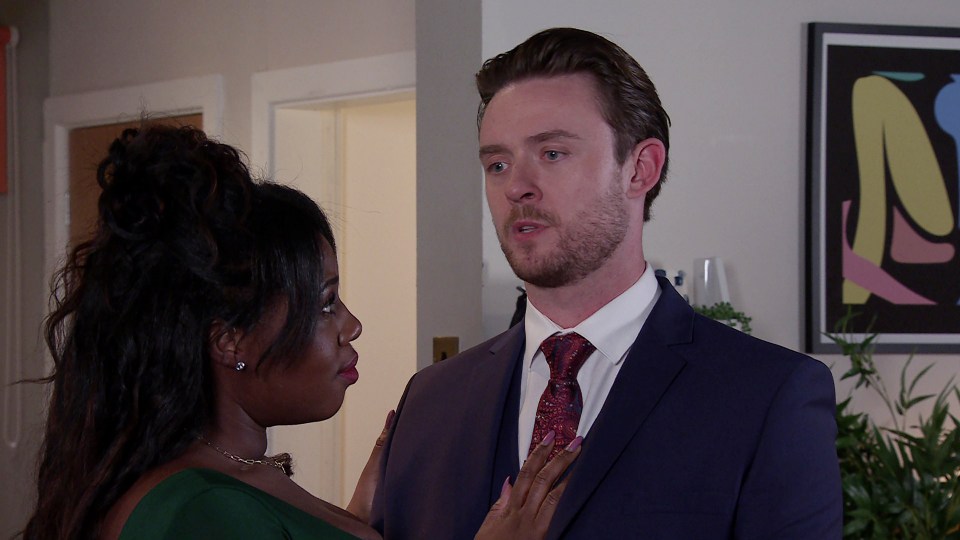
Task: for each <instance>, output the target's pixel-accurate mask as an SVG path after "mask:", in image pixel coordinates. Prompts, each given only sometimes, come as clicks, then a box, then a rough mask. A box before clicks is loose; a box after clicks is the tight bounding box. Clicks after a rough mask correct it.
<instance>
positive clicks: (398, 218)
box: [270, 92, 417, 505]
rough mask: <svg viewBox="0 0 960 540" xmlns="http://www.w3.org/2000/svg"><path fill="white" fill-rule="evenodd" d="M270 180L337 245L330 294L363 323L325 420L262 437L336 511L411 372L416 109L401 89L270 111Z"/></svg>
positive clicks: (413, 350)
mask: <svg viewBox="0 0 960 540" xmlns="http://www.w3.org/2000/svg"><path fill="white" fill-rule="evenodd" d="M273 147H274V171H275V172H274V173H273V175H272V176H273V178H274V180H276V181H278V182H281V183H288V184H290V185H293V186H295V187H297V188H298V189H301V190H302V191H304V192H305V193H306V194H307V195H309V196H310V197H312V198H313V199H314V200H316V201H317V202H318V203H320V205H321V207H322V208H323V209H324V210H325V211H326V212H327V214H328V217H329V218H330V221H331V224H332V225H333V229H334V234H335V238H336V241H337V252H338V253H337V255H338V260H339V266H340V278H341V282H340V291H341V296H342V297H343V299H344V302H345V303H346V304H347V306H348V307H349V308H350V310H351V311H352V312H353V313H354V314H355V315H356V316H357V317H358V318H359V319H360V320H361V322H362V323H363V325H364V330H363V334H362V335H361V337H360V338H359V339H358V340H357V341H356V342H354V346H355V348H356V349H357V352H358V353H359V355H360V362H359V365H358V369H359V371H360V381H359V382H358V383H357V384H356V385H354V386H353V387H352V388H351V389H350V390H349V391H348V392H347V398H346V400H345V402H344V406H343V408H342V409H341V411H340V412H339V413H338V414H337V415H336V416H335V417H334V418H333V419H331V420H328V421H326V422H320V423H315V424H307V425H303V426H283V427H276V428H272V429H271V435H270V448H271V449H270V451H271V452H290V453H291V454H292V455H294V456H295V457H296V458H297V459H296V462H297V466H298V471H297V476H295V479H296V480H297V482H298V483H299V484H300V485H301V486H303V487H304V488H305V489H307V490H308V491H310V492H312V493H314V494H315V495H317V496H318V497H321V498H323V499H325V500H328V501H332V502H336V503H339V504H341V505H343V504H346V503H347V502H348V501H349V499H350V496H351V495H352V493H353V488H354V486H355V485H356V481H357V478H358V477H359V475H360V471H361V470H362V469H363V466H364V464H365V463H366V460H367V456H368V455H369V453H370V450H371V448H372V447H373V442H374V441H375V440H376V437H377V435H378V434H379V433H380V430H381V428H382V427H383V421H384V418H385V416H386V413H387V411H388V410H390V409H392V408H394V407H395V406H396V403H397V401H398V400H399V398H400V395H401V393H402V391H403V386H404V385H405V384H406V381H407V380H408V379H409V378H410V376H411V375H413V372H414V371H415V370H416V335H417V334H416V302H417V298H416V103H415V98H414V95H413V93H412V92H400V93H394V94H390V95H384V96H376V97H367V98H356V99H347V100H336V101H326V102H319V103H307V104H298V105H291V106H284V107H278V108H277V109H276V111H275V121H274V141H273Z"/></svg>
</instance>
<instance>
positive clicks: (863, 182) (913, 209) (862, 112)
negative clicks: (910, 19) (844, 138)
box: [843, 75, 954, 304]
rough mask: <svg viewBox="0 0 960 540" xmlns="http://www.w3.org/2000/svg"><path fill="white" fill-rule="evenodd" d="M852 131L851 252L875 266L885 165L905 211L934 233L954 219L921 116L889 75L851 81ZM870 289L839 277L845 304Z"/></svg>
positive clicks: (882, 233)
mask: <svg viewBox="0 0 960 540" xmlns="http://www.w3.org/2000/svg"><path fill="white" fill-rule="evenodd" d="M852 107H853V131H854V139H855V141H856V148H857V165H858V167H859V169H860V204H859V211H858V214H857V229H856V235H855V236H854V240H853V251H854V253H856V254H857V255H860V256H861V257H863V258H864V259H867V260H868V261H871V262H873V263H874V264H876V265H877V266H879V265H880V263H881V262H882V261H883V254H884V248H885V246H884V239H885V238H886V216H887V212H888V210H889V205H888V204H887V194H886V184H885V182H884V179H885V170H886V168H885V165H886V167H889V169H890V177H891V180H892V182H893V186H894V189H895V190H896V192H897V196H898V197H899V198H900V201H901V202H902V203H903V207H904V210H905V212H906V213H907V214H908V215H909V216H910V217H911V218H912V219H913V220H914V222H916V224H917V225H918V226H920V227H921V228H923V229H924V230H926V231H927V232H929V233H930V234H934V235H937V236H944V235H946V234H948V233H949V232H950V231H951V229H952V227H953V223H954V219H953V210H952V209H951V208H950V203H949V200H948V199H947V188H946V185H945V183H944V180H943V173H942V172H941V170H940V165H939V163H937V159H936V155H935V154H934V152H933V145H932V144H931V143H930V138H929V137H928V136H927V132H926V130H925V129H924V128H923V123H922V122H921V121H920V115H919V114H917V110H916V109H915V108H914V106H913V104H911V103H910V100H909V99H908V98H907V96H905V95H904V94H903V92H902V91H900V89H899V88H897V86H896V85H894V84H893V83H892V82H890V81H889V80H888V79H886V78H884V77H880V76H877V75H871V76H868V77H863V78H860V79H858V80H857V82H856V83H854V85H853V104H852ZM869 297H870V292H869V291H867V290H866V289H864V288H863V287H860V286H859V285H856V284H855V283H853V282H851V281H849V280H844V281H843V303H844V304H862V303H864V302H866V301H867V298H869Z"/></svg>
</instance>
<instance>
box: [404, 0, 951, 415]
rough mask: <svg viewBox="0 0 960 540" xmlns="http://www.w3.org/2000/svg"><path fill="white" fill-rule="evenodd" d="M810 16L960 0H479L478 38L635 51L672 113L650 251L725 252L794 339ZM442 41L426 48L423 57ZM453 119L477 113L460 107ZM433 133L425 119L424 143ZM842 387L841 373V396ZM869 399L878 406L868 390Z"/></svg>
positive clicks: (468, 163) (490, 326) (773, 331)
mask: <svg viewBox="0 0 960 540" xmlns="http://www.w3.org/2000/svg"><path fill="white" fill-rule="evenodd" d="M429 4H430V2H418V20H422V19H423V18H426V17H427V15H425V14H422V13H420V9H421V8H422V7H429ZM813 21H826V22H849V23H875V24H903V25H927V26H953V27H957V26H960V9H958V7H957V3H956V2H955V1H953V0H918V1H916V2H909V3H908V2H875V1H873V0H848V1H845V2H835V1H833V0H809V1H805V2H794V1H790V0H713V1H704V0H648V1H644V2H637V1H636V0H604V1H601V2H584V1H581V0H484V1H483V15H482V51H483V58H489V57H491V56H493V55H495V54H497V53H500V52H503V51H506V50H508V49H510V48H512V47H514V46H515V45H516V44H518V43H520V42H521V41H523V40H524V39H526V38H527V37H529V36H530V35H531V34H533V33H535V32H537V31H539V30H541V29H544V28H548V27H553V26H576V27H580V28H585V29H588V30H592V31H595V32H598V33H601V34H603V35H605V36H607V37H609V38H610V39H612V40H613V41H615V42H617V43H619V44H620V45H621V46H623V47H624V48H625V49H626V50H627V51H629V52H630V53H631V54H633V55H634V56H635V57H636V58H637V60H638V61H639V62H640V64H641V65H643V66H644V67H645V68H646V70H647V71H648V73H649V74H650V76H651V78H652V79H653V81H654V83H655V84H656V85H657V88H658V90H659V91H660V95H661V98H662V100H663V102H664V105H665V107H666V109H667V111H668V113H669V114H670V116H671V119H672V121H673V127H672V129H671V149H670V150H671V151H670V157H671V174H670V177H669V179H668V181H667V183H666V185H665V186H664V188H663V192H662V193H661V194H660V198H659V199H658V200H657V202H656V204H655V205H654V207H653V211H654V218H653V221H652V222H650V224H649V226H648V228H647V231H646V238H645V243H646V251H647V256H648V258H650V259H651V260H652V261H653V262H655V263H659V264H661V265H665V266H670V267H679V268H686V269H688V270H689V269H690V268H691V267H692V263H693V260H694V259H695V258H697V257H704V256H721V257H723V258H724V259H725V262H726V265H727V277H728V280H729V281H730V294H731V299H732V301H733V303H734V304H735V305H736V306H738V307H739V308H740V309H742V310H744V311H746V312H747V314H749V315H750V316H752V317H753V323H752V324H753V328H754V335H757V336H759V337H761V338H764V339H767V340H769V341H773V342H776V343H780V344H782V345H785V346H787V347H790V348H794V349H797V348H800V347H801V346H802V337H801V321H802V319H803V305H804V296H803V292H802V290H801V289H802V287H803V276H804V267H803V265H804V261H803V253H802V250H803V232H802V223H803V215H802V212H803V196H804V195H803V194H804V182H805V177H804V165H803V159H804V132H805V120H804V118H805V106H806V97H805V76H806V75H805V73H806V58H805V57H806V46H807V43H806V23H808V22H813ZM447 39H449V40H451V41H454V42H456V41H458V39H459V38H458V35H457V34H447ZM444 49H445V47H443V46H437V47H435V48H434V49H433V50H432V51H431V50H423V49H418V51H417V54H418V59H419V60H421V61H425V59H424V57H425V56H426V55H428V54H433V55H438V54H442V52H440V51H443V50H444ZM479 65H480V64H479V63H477V64H476V65H475V66H464V67H463V69H462V70H460V71H457V72H454V73H448V74H447V77H448V79H449V80H448V81H447V84H450V85H455V84H460V83H462V82H463V81H465V80H470V79H471V76H472V74H473V72H474V71H476V69H477V68H478V67H479ZM474 103H476V99H475V101H474ZM421 106H422V107H430V103H429V102H425V101H421ZM458 129H460V130H474V132H475V129H476V127H475V125H474V124H473V123H471V122H469V121H462V122H461V123H460V125H459V126H458ZM433 142H434V138H433V137H432V135H431V134H430V133H426V132H423V131H422V132H421V136H420V145H421V147H430V145H431V144H433ZM459 167H460V168H461V169H462V170H472V171H474V174H475V178H476V182H477V183H478V185H482V177H481V172H480V168H479V165H478V163H477V160H476V158H475V157H474V158H473V159H472V160H465V161H463V162H462V163H460V165H459ZM483 239H484V244H483V254H484V288H483V311H484V332H485V334H486V335H492V334H494V333H496V332H498V331H500V330H502V329H503V327H504V326H506V324H507V323H508V321H509V318H510V314H511V313H512V312H513V309H514V301H515V299H516V296H517V292H516V290H515V289H514V287H515V286H516V285H519V280H517V279H516V278H515V277H514V276H513V275H512V273H511V272H510V270H509V268H508V267H507V265H506V262H505V261H504V260H503V257H502V255H501V254H500V251H499V247H498V246H497V245H496V236H495V234H494V232H493V230H492V227H491V225H490V222H489V217H488V216H485V218H484V222H483ZM822 359H823V360H824V361H825V362H826V363H828V364H833V363H837V369H836V371H838V372H839V371H840V369H842V368H843V367H844V366H843V362H842V360H841V359H840V358H838V357H824V358H822ZM878 360H879V364H880V366H881V371H882V372H883V374H884V375H885V376H886V377H887V378H888V379H890V380H891V381H895V380H897V378H898V375H899V369H900V366H901V365H902V361H903V356H885V357H881V358H879V359H878ZM958 360H960V355H936V356H929V357H924V358H920V359H918V362H917V364H918V365H924V364H925V363H926V362H930V361H936V362H937V368H936V369H935V370H934V371H933V372H931V374H930V376H929V377H928V379H929V381H930V382H929V384H928V385H927V386H928V387H929V388H931V389H937V388H938V387H939V385H940V384H942V382H943V381H944V380H945V379H946V378H947V377H949V376H950V375H952V374H954V373H956V372H957V365H958ZM894 386H896V385H894ZM846 391H847V388H846V385H844V386H843V387H841V389H840V395H841V397H843V396H845V394H846ZM861 405H862V406H864V407H866V408H867V409H869V410H871V411H873V410H877V403H875V402H873V401H870V400H865V401H862V402H861ZM877 413H878V414H882V411H881V410H877Z"/></svg>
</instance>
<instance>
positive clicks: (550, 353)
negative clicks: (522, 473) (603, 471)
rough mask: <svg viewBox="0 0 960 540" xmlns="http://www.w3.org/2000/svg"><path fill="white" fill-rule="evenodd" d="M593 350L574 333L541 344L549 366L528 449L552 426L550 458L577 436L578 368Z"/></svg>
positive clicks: (580, 406) (580, 405)
mask: <svg viewBox="0 0 960 540" xmlns="http://www.w3.org/2000/svg"><path fill="white" fill-rule="evenodd" d="M595 349H596V347H594V346H593V345H592V344H591V343H590V342H589V341H587V339H586V338H584V337H583V336H581V335H580V334H577V333H576V332H571V333H569V334H563V335H554V336H550V337H548V338H547V339H545V340H543V343H541V344H540V350H541V351H542V352H543V355H544V356H545V357H546V358H547V364H548V365H549V366H550V381H549V382H547V388H546V389H545V390H544V391H543V395H542V396H540V404H539V405H538V406H537V418H536V421H535V422H534V424H533V438H532V439H531V440H530V451H531V452H533V450H534V448H536V446H537V445H538V444H540V441H541V440H543V438H544V437H545V436H546V435H547V433H549V432H550V430H551V429H552V430H553V431H554V432H556V437H557V438H556V440H555V442H554V445H553V452H551V453H550V459H553V457H554V456H555V455H557V453H558V452H560V451H561V450H563V448H564V447H566V446H567V444H569V443H570V441H572V440H573V439H574V438H576V436H577V426H579V425H580V412H581V411H582V410H583V395H582V394H581V393H580V385H579V384H578V383H577V371H579V370H580V366H582V365H583V362H584V361H585V360H586V359H587V357H588V356H590V354H591V353H592V352H593V351H594V350H595Z"/></svg>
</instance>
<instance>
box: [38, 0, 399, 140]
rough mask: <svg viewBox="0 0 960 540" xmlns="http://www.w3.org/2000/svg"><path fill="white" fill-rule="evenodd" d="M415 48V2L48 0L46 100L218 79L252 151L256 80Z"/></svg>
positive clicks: (232, 122) (235, 134)
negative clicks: (253, 80) (253, 77)
mask: <svg viewBox="0 0 960 540" xmlns="http://www.w3.org/2000/svg"><path fill="white" fill-rule="evenodd" d="M358 38H359V39H358ZM413 47H414V10H413V0H351V1H350V2H341V1H339V0H284V1H282V2H271V1H268V0H250V1H245V2H237V1H234V0H205V1H203V2H196V1H194V0H146V1H138V2H116V1H112V0H89V1H84V2H75V1H72V0H51V6H50V94H51V95H53V96H59V95H64V94H75V93H80V92H88V91H92V90H101V89H108V88H116V87H123V86H132V85H137V84H143V83H147V82H155V81H164V80H169V79H178V78H183V77H193V76H200V75H210V74H215V73H219V74H222V75H223V77H224V80H225V88H226V92H225V93H226V105H225V107H224V109H225V110H224V118H225V123H224V140H225V142H228V143H230V144H235V145H239V146H240V147H241V148H244V149H248V148H250V129H251V128H250V116H251V115H250V77H251V75H252V74H253V73H255V72H259V71H267V70H272V69H280V68H285V67H294V66H302V65H313V64H319V63H324V62H333V61H337V60H346V59H353V58H362V57H366V56H375V55H379V54H385V53H391V52H399V51H409V50H413ZM133 112H136V111H133Z"/></svg>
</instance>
